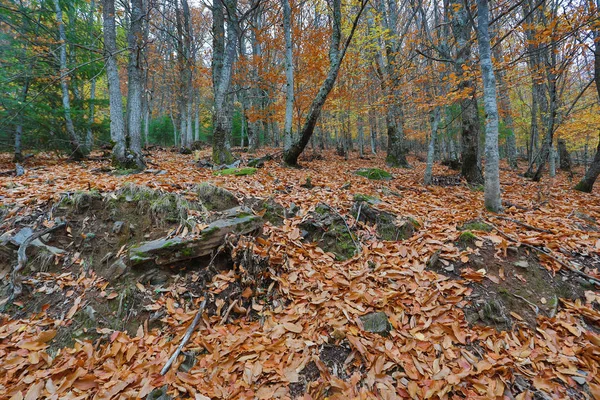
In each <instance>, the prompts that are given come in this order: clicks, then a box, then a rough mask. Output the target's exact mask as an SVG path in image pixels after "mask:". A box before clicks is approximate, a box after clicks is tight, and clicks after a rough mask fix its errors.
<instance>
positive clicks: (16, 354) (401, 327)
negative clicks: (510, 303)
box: [0, 151, 600, 399]
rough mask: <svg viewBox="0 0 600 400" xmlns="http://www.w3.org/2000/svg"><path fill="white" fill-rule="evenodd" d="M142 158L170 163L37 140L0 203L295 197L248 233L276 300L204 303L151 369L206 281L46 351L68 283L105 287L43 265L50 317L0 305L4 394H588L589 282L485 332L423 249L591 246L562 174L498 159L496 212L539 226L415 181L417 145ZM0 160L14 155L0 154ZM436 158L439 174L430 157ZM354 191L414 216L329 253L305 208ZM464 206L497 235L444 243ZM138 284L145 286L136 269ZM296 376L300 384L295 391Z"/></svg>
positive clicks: (464, 193)
mask: <svg viewBox="0 0 600 400" xmlns="http://www.w3.org/2000/svg"><path fill="white" fill-rule="evenodd" d="M150 160H151V161H152V163H153V165H152V168H155V169H160V170H164V171H166V173H162V174H152V173H141V174H134V175H128V176H113V175H111V174H108V173H106V172H102V171H103V170H102V169H100V168H101V167H107V166H108V161H88V162H83V163H68V162H65V161H60V160H56V159H55V158H53V157H50V156H47V157H45V156H44V155H38V156H36V157H35V159H33V160H31V161H30V162H29V164H28V165H27V168H28V169H27V172H26V174H25V175H24V176H22V177H8V176H0V199H1V201H2V203H3V204H4V205H5V206H6V207H7V209H8V210H9V211H8V217H12V216H17V215H21V214H25V213H28V212H30V210H32V209H34V208H36V207H42V206H44V205H46V204H48V202H52V201H55V200H56V199H57V198H58V196H59V195H60V193H62V192H66V191H75V190H88V189H90V188H91V189H98V190H99V191H112V190H115V189H117V188H118V187H120V186H121V185H123V184H124V183H125V182H134V183H136V184H141V185H147V186H149V187H151V188H157V189H162V190H166V191H177V192H185V191H186V189H187V188H189V187H191V185H193V184H196V183H199V182H203V181H213V182H215V183H217V184H218V185H221V186H224V187H225V188H227V189H230V190H231V191H233V192H236V193H239V194H241V195H244V196H257V197H263V198H266V197H270V196H272V197H273V198H274V199H275V200H276V201H277V202H279V203H281V204H282V205H283V206H284V207H288V206H290V204H291V203H294V204H295V205H296V206H298V207H300V209H301V214H300V215H298V216H297V217H294V218H291V219H287V220H286V221H285V223H284V225H282V226H280V227H275V226H272V225H270V224H267V225H266V226H265V230H264V235H265V237H264V238H260V239H257V240H256V242H255V248H254V251H255V252H256V253H258V254H260V255H263V256H267V255H268V256H269V257H270V263H271V266H270V267H271V270H272V271H273V276H272V278H273V279H275V280H276V281H277V284H278V290H279V291H280V292H281V294H282V296H283V298H285V299H286V303H285V304H277V305H273V304H263V305H261V304H256V307H255V308H254V309H255V311H257V313H258V314H259V316H260V317H259V318H246V317H244V316H240V315H238V316H236V317H235V319H233V318H232V319H230V320H229V322H228V323H226V324H221V323H220V321H221V317H220V316H218V315H215V316H212V317H207V316H206V315H205V316H204V318H203V321H202V323H201V324H200V326H199V327H198V328H197V330H196V332H195V333H194V334H193V336H192V338H191V340H190V341H189V342H188V344H187V346H186V349H185V350H193V351H196V352H197V354H198V355H197V357H196V358H197V362H196V364H195V365H194V366H193V367H192V369H190V370H189V371H187V372H183V371H182V370H180V369H178V368H177V366H178V364H179V363H180V362H181V360H182V359H183V357H180V358H179V361H177V362H176V364H175V365H174V367H172V368H171V370H170V371H169V372H168V373H167V374H166V375H165V376H161V375H160V370H161V368H162V367H163V366H164V365H165V363H166V361H167V359H168V358H169V356H170V355H171V354H172V353H173V351H174V350H175V348H176V347H177V346H178V345H179V343H180V341H181V338H182V336H183V335H184V332H185V331H186V329H187V327H188V326H189V324H190V323H191V321H192V319H193V318H194V315H195V313H196V309H197V306H198V304H200V301H201V298H196V299H195V301H196V305H195V306H193V307H190V306H189V305H187V304H188V303H187V302H185V301H183V300H182V298H183V297H185V294H186V292H187V291H188V288H186V287H185V286H184V285H183V284H182V283H176V284H173V285H172V286H171V287H168V288H166V290H164V291H163V293H162V295H161V296H160V298H159V301H158V302H156V303H155V304H153V305H152V309H153V310H156V309H163V310H164V311H165V312H166V316H165V317H164V318H163V322H164V325H163V327H162V328H161V329H154V330H150V331H148V328H147V325H144V324H140V327H139V329H138V330H137V332H136V333H135V335H134V334H132V335H128V334H127V333H125V332H119V331H110V330H107V329H104V330H102V329H100V328H98V329H99V330H100V332H99V333H100V334H102V335H103V337H102V338H101V340H97V341H96V342H94V343H92V342H89V341H80V340H77V341H76V342H75V344H74V346H73V347H71V348H63V349H53V350H52V351H51V345H52V340H53V339H54V336H55V335H56V332H57V329H58V328H59V327H60V326H63V325H69V324H70V323H71V322H72V321H71V319H72V318H73V315H74V314H75V313H77V312H81V309H82V307H83V304H82V301H81V296H78V294H79V293H82V292H86V291H90V290H92V289H97V290H98V291H102V293H110V291H111V288H110V285H109V284H108V282H106V281H104V280H103V279H101V278H99V277H97V276H95V275H94V274H93V273H88V274H85V273H84V272H83V270H82V271H81V272H80V273H79V274H74V273H63V274H43V273H39V274H38V275H37V276H36V278H37V279H38V280H52V281H54V282H55V283H58V284H60V286H61V287H62V288H65V293H66V294H65V296H66V301H68V303H69V308H68V311H67V312H65V313H64V315H63V317H62V318H58V319H57V318H50V317H49V316H48V314H47V313H46V312H45V311H42V312H41V313H39V314H36V315H31V316H29V317H27V318H24V319H17V320H11V319H9V317H8V316H7V315H5V316H3V317H0V321H1V326H0V398H10V399H42V398H44V399H59V398H60V399H111V398H123V399H126V398H131V399H133V398H145V397H146V396H147V395H148V394H149V393H151V392H152V391H153V390H154V389H156V388H161V387H163V386H164V385H168V393H169V394H170V395H172V396H173V398H193V399H194V398H195V399H207V398H223V399H235V398H242V399H245V398H258V399H271V398H290V397H293V396H300V397H303V398H307V399H309V398H313V399H317V398H332V399H334V398H341V399H346V398H360V399H371V398H381V399H394V398H412V399H427V398H443V399H462V398H468V399H494V398H497V399H502V398H506V399H513V398H515V399H550V398H552V399H554V398H564V399H569V398H595V399H600V374H599V373H598V369H599V367H600V334H599V332H600V330H599V329H598V326H599V324H600V312H598V307H597V305H598V304H597V302H598V292H597V291H596V292H594V291H593V290H591V291H589V292H586V298H584V299H581V300H577V301H566V300H565V301H561V302H560V305H559V306H558V309H557V312H556V315H555V316H554V317H552V318H548V317H545V316H543V315H540V316H538V320H537V326H536V327H535V328H532V327H529V326H526V325H525V324H519V323H518V319H517V323H516V324H515V326H513V328H512V330H509V331H502V332H498V331H496V330H495V329H494V328H493V327H488V326H481V325H473V326H469V324H468V323H467V322H466V320H465V317H464V313H463V311H462V308H463V307H465V305H466V304H467V303H468V299H467V298H466V296H467V295H468V294H469V293H470V290H471V289H470V288H469V287H468V286H467V283H468V280H465V281H459V280H452V279H448V278H447V277H445V276H443V275H439V274H436V273H435V272H432V271H430V270H428V269H427V268H426V265H427V262H428V260H429V259H430V257H431V256H432V255H433V254H434V253H436V251H439V253H438V254H439V256H440V258H442V259H443V260H445V262H446V263H448V262H453V261H455V262H458V261H460V260H461V259H462V260H463V261H464V260H465V257H468V256H469V254H471V253H473V252H477V251H478V246H480V245H481V241H486V242H491V243H493V244H494V245H495V248H496V252H497V254H496V256H497V257H502V256H503V254H505V253H504V252H505V251H506V249H507V248H508V247H509V246H512V245H514V243H511V242H510V241H509V240H507V238H506V237H505V235H509V236H510V237H512V238H515V239H516V240H518V241H519V242H520V243H525V244H529V245H533V246H543V247H544V248H546V249H549V250H550V251H552V252H553V254H559V255H561V256H562V257H565V258H566V257H567V256H566V255H568V254H579V255H583V256H590V255H593V254H595V253H597V252H598V251H599V250H600V234H599V233H598V232H596V231H594V230H586V229H581V226H582V224H584V223H586V221H584V220H582V219H581V218H579V217H578V215H579V216H581V215H585V216H587V217H589V218H592V219H593V218H595V219H600V197H599V195H598V194H597V192H598V191H597V190H596V193H594V194H583V193H579V192H575V191H573V190H571V187H572V186H573V182H571V181H569V180H568V177H567V175H563V174H560V176H557V177H556V178H555V179H553V180H550V179H549V178H547V177H546V178H544V180H543V182H542V183H540V184H536V183H532V182H530V181H527V180H525V179H524V178H522V177H519V176H518V175H517V174H516V173H514V172H511V171H508V170H505V169H504V170H502V171H501V181H502V190H503V200H504V202H505V204H507V206H506V210H505V212H506V213H505V214H504V216H506V217H509V218H511V219H514V220H519V221H521V222H523V223H526V224H527V225H529V226H531V227H536V228H539V230H534V229H529V228H527V227H524V226H523V225H520V224H516V223H514V222H512V221H510V220H506V219H499V218H496V217H495V216H494V215H493V214H490V213H487V212H485V211H484V209H483V193H482V192H481V191H478V190H473V189H472V188H469V187H467V186H466V185H459V186H450V187H441V186H430V187H425V186H423V185H422V184H421V179H422V175H423V170H424V164H423V163H420V162H418V161H416V160H413V165H414V168H413V169H407V170H405V169H389V168H385V167H384V162H383V159H382V158H381V157H372V158H371V159H369V160H360V159H356V158H351V159H350V160H349V161H344V160H343V159H342V158H340V157H336V156H334V155H333V153H331V154H329V153H328V154H327V155H326V157H325V160H321V161H319V160H316V161H310V162H308V161H306V162H304V163H303V166H304V167H305V168H304V169H289V168H284V167H282V166H281V165H280V164H279V163H278V162H277V161H270V162H267V164H266V166H265V167H264V168H260V169H259V170H258V171H257V173H256V174H255V175H252V176H241V177H237V176H213V174H212V171H210V170H208V169H201V168H198V167H196V165H195V163H194V161H193V158H192V156H189V155H188V156H185V155H179V154H176V153H171V152H166V151H158V152H156V153H154V154H152V156H151V157H150ZM0 165H1V166H2V167H3V168H1V169H9V168H11V164H10V163H9V162H8V158H6V157H5V158H4V159H2V160H0ZM363 167H379V168H385V169H386V170H388V171H390V172H392V173H393V174H394V179H393V180H390V181H371V180H368V179H366V178H363V177H360V176H357V175H355V174H353V171H355V170H357V169H358V168H363ZM434 171H435V173H436V174H437V175H448V174H450V173H451V172H450V171H449V170H446V169H445V168H442V167H436V168H435V169H434ZM308 177H310V179H311V182H312V184H313V185H314V188H312V189H310V190H309V189H305V188H302V187H300V184H302V183H303V182H305V181H306V178H308ZM347 183H350V186H349V187H348V186H347V185H346V186H344V185H345V184H347ZM357 193H362V194H368V195H372V196H377V197H379V198H380V199H381V200H383V203H382V204H381V205H380V207H381V208H384V209H386V210H388V211H391V212H394V213H396V214H398V215H401V216H406V217H412V218H414V219H415V220H416V221H417V222H418V223H419V224H420V227H419V229H418V230H417V231H416V233H415V235H414V236H412V237H411V238H410V239H408V240H404V241H399V242H384V241H378V240H377V239H376V238H375V236H374V234H373V232H372V231H370V229H371V228H368V227H366V226H360V232H359V235H358V237H359V239H360V246H361V252H360V254H358V255H357V256H355V257H354V258H351V259H349V260H346V261H335V260H334V257H333V255H332V254H327V253H325V252H324V251H322V250H321V249H320V248H318V247H317V246H316V245H314V244H309V243H304V242H302V241H301V237H300V231H299V229H298V225H299V223H300V222H301V220H302V216H303V215H305V214H306V213H307V212H308V211H309V210H311V209H313V208H314V207H315V206H316V205H317V204H318V203H319V202H324V203H327V204H329V205H330V206H332V207H334V208H335V209H336V210H337V211H338V212H339V213H340V214H341V215H344V216H345V217H346V218H347V220H348V222H349V224H352V223H353V222H354V220H353V218H352V217H351V216H350V209H351V207H352V203H353V196H354V195H355V194H357ZM473 219H481V220H484V221H487V222H489V223H492V224H493V225H494V226H495V227H497V228H498V229H499V230H501V231H502V232H503V233H504V235H502V234H500V233H499V231H498V230H496V229H494V230H492V231H491V232H489V233H485V232H478V233H477V236H478V239H479V241H478V242H477V245H476V246H474V248H461V247H460V246H457V244H456V243H457V240H458V238H459V235H460V231H459V230H458V229H457V227H458V226H460V225H461V224H463V223H465V222H467V221H470V220H473ZM541 230H544V231H547V232H541ZM548 232H551V233H548ZM540 262H541V263H542V265H544V267H546V268H547V269H549V270H550V271H552V272H553V273H556V272H557V271H559V270H560V268H561V265H560V264H559V263H558V262H556V261H555V260H553V259H551V258H548V257H542V258H541V260H540ZM6 272H7V271H4V273H6ZM586 272H587V273H589V274H590V275H596V276H597V274H598V269H597V266H596V269H595V270H594V266H587V269H586ZM3 279H7V278H6V277H4V278H3ZM231 279H232V277H231V276H228V275H227V274H219V275H217V276H215V278H214V279H213V282H212V283H211V284H210V285H209V290H211V291H214V292H218V291H221V290H223V288H224V287H226V286H227V284H228V282H229V281H230V280H231ZM484 279H488V278H484ZM494 279H499V278H497V277H495V278H494ZM526 284H527V283H524V285H526ZM69 288H71V289H72V290H68V289H69ZM137 290H140V291H141V292H143V291H144V290H147V289H146V288H144V287H143V285H138V287H137ZM197 295H201V293H197ZM78 299H79V300H78ZM593 302H596V305H595V306H594V304H593ZM184 304H185V305H184ZM226 306H227V305H225V307H226ZM374 311H381V312H385V314H386V315H387V316H388V319H389V322H390V324H391V327H392V328H391V331H390V333H389V335H387V336H382V335H378V334H374V333H369V332H366V331H364V330H363V329H362V328H363V327H362V324H361V322H360V321H359V316H361V315H364V314H366V313H369V312H374ZM594 324H595V325H594ZM334 346H336V348H339V349H342V348H343V349H347V352H345V353H344V356H345V359H344V360H343V361H342V362H338V363H326V362H324V357H323V352H324V349H328V348H333V347H334ZM346 355H347V356H346ZM333 364H335V365H334V366H335V368H332V365H333ZM315 367H316V368H315ZM309 369H312V370H313V371H312V372H311V373H310V374H308V372H307V371H309ZM307 375H311V376H310V379H308V378H307ZM299 382H303V385H302V386H303V387H302V390H300V391H298V390H294V388H297V387H298V385H299ZM295 392H298V393H295Z"/></svg>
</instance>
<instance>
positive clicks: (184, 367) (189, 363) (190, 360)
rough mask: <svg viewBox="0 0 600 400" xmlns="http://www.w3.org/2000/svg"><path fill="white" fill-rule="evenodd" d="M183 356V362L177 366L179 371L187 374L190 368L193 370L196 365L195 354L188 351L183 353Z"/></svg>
mask: <svg viewBox="0 0 600 400" xmlns="http://www.w3.org/2000/svg"><path fill="white" fill-rule="evenodd" d="M183 355H184V356H185V358H184V359H183V362H182V363H181V364H179V370H180V371H181V372H189V371H190V370H191V369H192V368H194V365H196V353H194V352H193V351H190V352H184V353H183Z"/></svg>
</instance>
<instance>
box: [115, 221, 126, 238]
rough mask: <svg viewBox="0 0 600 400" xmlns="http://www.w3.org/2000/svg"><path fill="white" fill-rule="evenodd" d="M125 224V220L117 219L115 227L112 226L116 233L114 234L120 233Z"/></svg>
mask: <svg viewBox="0 0 600 400" xmlns="http://www.w3.org/2000/svg"><path fill="white" fill-rule="evenodd" d="M124 226H125V222H123V221H116V222H115V223H114V224H113V227H112V233H114V234H116V235H118V234H120V233H121V231H123V227H124Z"/></svg>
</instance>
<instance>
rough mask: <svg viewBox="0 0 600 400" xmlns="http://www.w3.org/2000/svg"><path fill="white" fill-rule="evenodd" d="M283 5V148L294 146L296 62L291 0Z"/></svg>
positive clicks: (285, 149)
mask: <svg viewBox="0 0 600 400" xmlns="http://www.w3.org/2000/svg"><path fill="white" fill-rule="evenodd" d="M281 2H282V5H283V31H284V36H285V80H286V83H285V121H284V125H283V126H284V128H283V149H284V151H289V150H290V149H291V147H292V143H293V138H292V117H293V113H294V64H293V59H292V23H291V19H292V10H291V7H290V1H289V0H281Z"/></svg>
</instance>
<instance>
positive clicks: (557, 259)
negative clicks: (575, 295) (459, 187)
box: [487, 219, 600, 286]
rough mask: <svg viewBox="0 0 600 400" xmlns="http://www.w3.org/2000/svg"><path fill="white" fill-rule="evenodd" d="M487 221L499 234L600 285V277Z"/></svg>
mask: <svg viewBox="0 0 600 400" xmlns="http://www.w3.org/2000/svg"><path fill="white" fill-rule="evenodd" d="M487 223H488V224H490V226H492V227H493V228H494V229H495V230H496V231H497V232H498V233H499V234H500V236H502V237H504V238H505V239H506V240H509V241H511V242H513V243H520V244H521V246H523V247H527V248H528V249H531V250H533V251H537V252H538V253H541V254H543V255H545V256H546V257H548V258H551V259H552V260H554V261H556V262H557V263H559V264H560V265H561V266H562V267H565V268H566V269H568V270H569V271H571V272H573V273H575V274H577V275H579V276H581V277H582V278H585V279H587V280H589V281H590V282H592V283H594V284H596V285H598V286H600V279H598V278H595V277H593V276H591V275H589V274H586V273H585V272H583V271H580V270H578V269H577V268H575V267H574V266H572V265H570V264H569V263H568V262H566V261H563V260H561V259H559V258H557V257H556V256H554V255H553V254H552V253H550V252H548V251H546V250H544V249H541V248H539V247H536V246H533V245H530V244H527V243H523V242H521V241H519V240H517V239H515V238H513V237H511V236H510V235H507V234H506V233H504V232H503V231H502V230H501V229H500V228H498V227H497V226H496V225H494V224H493V223H492V222H491V221H490V220H489V219H488V220H487Z"/></svg>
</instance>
